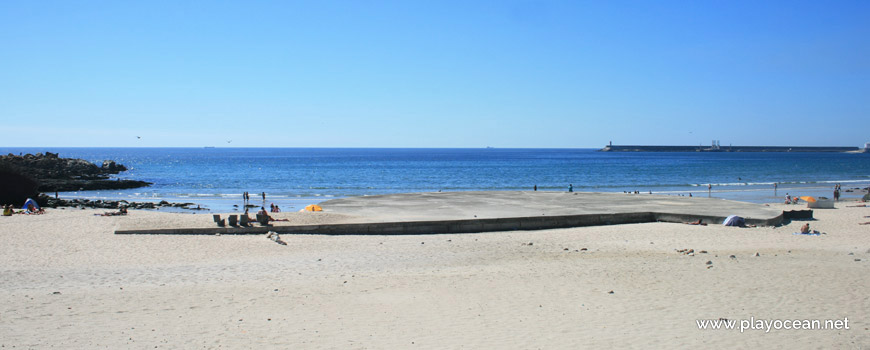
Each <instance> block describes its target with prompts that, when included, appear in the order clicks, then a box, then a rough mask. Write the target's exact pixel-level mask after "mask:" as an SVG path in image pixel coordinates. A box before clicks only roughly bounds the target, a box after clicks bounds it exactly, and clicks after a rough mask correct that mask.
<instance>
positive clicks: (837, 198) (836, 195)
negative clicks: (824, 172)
mask: <svg viewBox="0 0 870 350" xmlns="http://www.w3.org/2000/svg"><path fill="white" fill-rule="evenodd" d="M834 201H835V202H839V201H840V185H837V186H834Z"/></svg>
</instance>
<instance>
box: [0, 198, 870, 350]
mask: <svg viewBox="0 0 870 350" xmlns="http://www.w3.org/2000/svg"><path fill="white" fill-rule="evenodd" d="M850 204H851V203H850ZM775 206H776V205H775ZM838 206H839V207H840V208H839V209H834V210H816V211H815V217H816V219H818V220H817V221H813V222H811V225H812V228H814V229H817V230H820V231H823V232H826V233H827V234H826V235H822V236H819V237H813V236H799V235H793V234H792V233H793V232H796V231H797V230H798V227H799V226H800V225H802V224H803V222H800V221H794V222H792V223H790V224H788V225H786V226H783V227H778V228H744V229H740V228H729V227H721V226H718V225H713V226H706V227H705V226H690V225H682V224H669V223H650V224H637V225H618V226H604V227H587V228H576V229H561V230H546V231H527V232H500V233H483V234H465V235H433V236H336V237H332V236H307V235H303V236H291V235H283V236H282V238H283V240H284V241H286V242H287V243H288V245H286V246H282V245H278V244H276V243H274V242H272V241H270V240H267V239H266V238H264V237H263V236H259V235H258V236H227V235H224V236H140V235H134V236H122V235H119V236H115V235H114V234H113V230H114V229H115V227H116V226H118V225H120V226H124V227H129V226H136V225H146V226H150V225H153V223H154V222H158V223H161V224H164V225H169V226H172V225H178V227H181V226H189V225H197V226H199V225H213V223H211V216H210V215H191V214H167V213H155V212H147V211H131V213H130V214H129V216H127V217H96V216H93V213H99V212H102V211H93V210H78V209H66V210H49V212H48V214H46V215H42V216H23V215H16V216H14V217H0V240H2V242H3V244H2V248H0V347H2V348H13V347H14V348H51V347H53V348H73V349H80V348H110V349H117V348H143V349H144V348H149V349H153V348H184V349H192V348H231V349H234V348H253V347H257V348H277V349H287V348H306V349H308V348H350V349H394V348H401V349H404V348H423V349H443V348H453V349H460V348H465V349H481V348H486V349H504V348H507V349H529V348H543V349H554V348H559V349H574V348H580V347H585V348H591V347H598V348H610V347H617V348H644V349H646V348H664V347H667V348H672V347H679V348H690V347H691V348H698V347H700V348H721V347H729V348H747V347H759V348H770V347H776V348H868V347H870V331H868V327H870V319H868V315H870V278H868V276H870V225H868V226H861V225H858V223H859V222H865V221H870V218H864V217H863V216H865V215H870V208H847V207H845V205H844V204H840V205H838ZM777 207H779V206H777ZM781 207H783V208H792V209H794V207H786V206H781ZM318 214H321V215H320V216H318ZM322 214H324V213H313V214H310V215H309V214H299V213H287V214H282V217H290V218H293V219H294V220H296V221H297V223H299V222H306V223H317V222H343V221H345V220H348V219H349V218H346V217H334V216H329V215H322ZM304 220H307V221H304ZM173 227H174V226H173ZM529 242H532V243H533V244H532V245H529V244H528V243H529ZM424 243H425V244H424ZM565 248H568V250H567V251H566V250H564V249H565ZM581 248H587V249H588V250H587V251H580V250H581ZM684 248H692V249H694V250H695V251H696V252H697V253H696V255H695V256H687V255H684V254H680V253H678V252H676V251H675V250H676V249H684ZM701 250H706V251H708V253H707V254H701V253H699V252H700V251H701ZM756 252H757V253H759V254H760V256H759V257H756V256H755V253H756ZM850 254H851V255H850ZM730 255H734V256H735V257H736V258H733V259H732V258H730V257H729V256H730ZM855 259H861V261H855ZM707 261H712V262H713V263H712V265H711V266H713V267H712V268H708V265H706V264H705V263H706V262H707ZM611 290H612V291H613V294H610V293H608V292H609V291H611ZM55 292H59V294H55ZM750 317H754V318H755V319H764V320H770V319H820V320H826V319H843V318H848V320H849V328H850V329H848V330H772V331H770V332H769V333H766V332H765V331H761V330H747V331H745V332H743V333H741V332H740V331H739V330H699V329H698V327H697V323H696V319H718V318H726V319H731V320H737V321H738V325H739V320H743V319H749V318H750Z"/></svg>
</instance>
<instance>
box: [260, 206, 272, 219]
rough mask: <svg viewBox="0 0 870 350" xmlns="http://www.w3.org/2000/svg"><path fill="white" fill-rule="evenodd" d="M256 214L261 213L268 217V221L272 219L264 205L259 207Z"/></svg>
mask: <svg viewBox="0 0 870 350" xmlns="http://www.w3.org/2000/svg"><path fill="white" fill-rule="evenodd" d="M257 215H258V216H259V215H262V216H264V217H267V218H269V221H272V217H271V216H269V213H267V212H266V207H260V211H258V212H257Z"/></svg>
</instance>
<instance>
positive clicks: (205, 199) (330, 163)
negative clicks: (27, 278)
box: [0, 148, 870, 211]
mask: <svg viewBox="0 0 870 350" xmlns="http://www.w3.org/2000/svg"><path fill="white" fill-rule="evenodd" d="M46 151H49V152H57V153H60V156H61V157H74V158H83V159H86V160H89V161H92V162H95V163H97V164H100V163H102V161H103V160H105V159H111V160H115V161H117V162H119V163H121V164H124V165H126V166H127V167H128V168H130V170H129V171H127V172H124V173H122V174H120V176H119V177H121V178H125V179H137V180H145V181H149V182H153V183H154V185H152V186H151V187H146V188H139V189H131V190H116V191H82V192H65V193H61V194H60V195H61V197H65V198H89V199H126V200H128V201H160V200H168V201H170V202H193V203H197V204H201V205H202V206H204V207H208V208H210V209H212V210H215V211H232V210H234V209H235V207H234V205H240V204H241V203H242V195H241V193H242V192H245V191H247V192H250V193H251V195H252V199H254V201H253V203H256V204H261V203H262V199H261V198H260V196H259V194H260V193H261V192H266V205H268V204H269V203H275V204H278V205H279V206H281V207H282V209H283V210H284V211H288V210H293V211H295V210H299V209H301V208H302V207H304V206H305V205H307V204H312V203H318V202H321V201H324V200H327V199H332V198H339V197H347V196H363V195H378V194H388V193H403V192H429V191H478V190H481V191H504V190H532V188H533V186H535V185H537V186H538V190H541V191H566V190H567V188H568V185H569V184H573V185H574V190H575V191H578V192H582V191H594V192H619V193H622V192H623V191H635V190H636V191H640V192H642V193H648V192H653V193H659V194H668V195H685V196H688V195H689V194H690V193H691V194H692V195H694V196H712V197H720V198H727V199H736V200H743V201H751V202H759V203H760V202H775V201H780V200H781V198H782V197H784V196H785V195H786V193H790V194H791V195H814V196H827V197H831V195H832V188H833V186H834V184H835V183H840V184H842V187H843V188H844V189H851V188H864V187H868V186H870V154H845V153H696V152H686V153H681V152H675V153H605V152H596V150H594V149H484V148H481V149H358V148H353V149H338V148H0V153H2V154H6V153H14V154H18V153H37V152H46ZM774 183H778V184H779V185H778V190H777V191H776V192H774V188H773V184H774ZM707 184H712V185H713V189H712V191H710V192H709V193H708V190H707ZM843 195H844V197H846V198H849V197H857V196H858V193H857V192H855V193H848V192H846V193H843Z"/></svg>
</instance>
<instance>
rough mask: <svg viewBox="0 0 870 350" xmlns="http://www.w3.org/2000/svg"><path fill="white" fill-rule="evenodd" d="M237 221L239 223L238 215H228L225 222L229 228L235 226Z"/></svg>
mask: <svg viewBox="0 0 870 350" xmlns="http://www.w3.org/2000/svg"><path fill="white" fill-rule="evenodd" d="M238 221H239V216H238V215H230V216H228V217H227V222H228V223H229V224H230V226H236V224H237V223H238Z"/></svg>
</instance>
